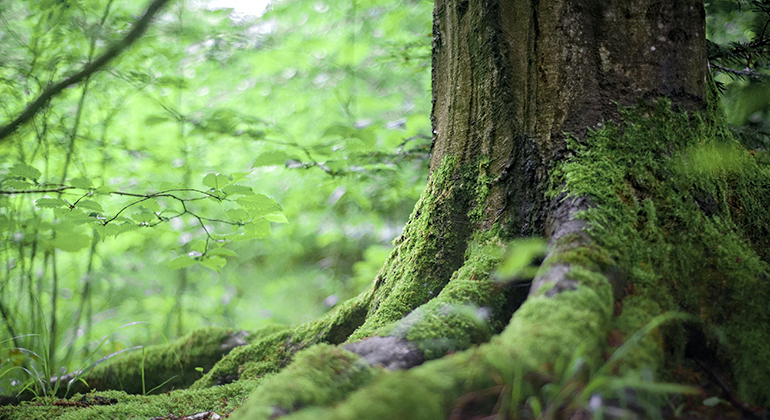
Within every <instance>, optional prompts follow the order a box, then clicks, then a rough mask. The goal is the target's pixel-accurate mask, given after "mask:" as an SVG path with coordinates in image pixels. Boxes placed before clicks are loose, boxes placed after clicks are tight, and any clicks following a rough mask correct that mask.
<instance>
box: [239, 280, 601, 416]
mask: <svg viewBox="0 0 770 420" xmlns="http://www.w3.org/2000/svg"><path fill="white" fill-rule="evenodd" d="M571 277H572V278H573V280H577V281H578V284H579V285H578V287H577V289H576V290H574V291H566V292H563V293H560V294H558V295H556V296H554V297H552V298H546V297H535V298H533V299H529V300H527V302H525V303H524V305H523V306H522V307H521V309H519V311H517V312H516V314H515V315H514V317H513V319H512V321H511V323H510V325H508V327H507V328H506V329H505V330H504V331H503V332H502V333H501V334H500V335H498V336H495V337H494V338H493V339H492V341H491V342H490V343H486V344H482V345H480V346H478V347H476V348H473V349H471V350H468V351H464V352H460V353H456V354H454V355H451V356H446V357H443V358H441V359H438V360H433V361H428V362H426V363H424V364H423V365H420V366H418V367H415V368H412V369H410V370H408V371H394V372H385V371H383V372H381V373H380V374H378V375H376V376H375V377H374V378H373V379H372V382H371V383H370V384H369V385H368V386H366V387H362V388H360V389H358V390H357V391H355V392H353V393H351V394H350V395H349V396H348V397H347V398H346V399H345V400H344V401H341V402H339V403H336V404H328V403H324V404H322V405H321V406H315V407H310V408H307V409H304V410H300V411H298V412H296V413H292V414H291V415H289V416H287V417H286V418H287V419H292V420H298V419H334V420H341V419H360V418H367V419H393V418H409V419H415V420H421V419H425V420H433V419H438V418H447V417H448V416H449V413H450V412H451V411H452V409H453V408H456V407H457V404H458V399H460V398H461V397H462V396H463V395H474V396H478V395H481V396H483V395H487V396H488V397H490V398H491V399H492V401H491V403H492V405H493V406H494V404H495V402H496V401H498V399H499V398H500V397H501V395H500V394H499V393H495V391H494V390H495V389H500V388H495V387H499V385H500V384H501V382H504V383H510V381H512V379H513V377H514V375H524V376H526V377H527V380H526V382H527V384H526V385H525V387H524V389H523V390H522V393H521V395H522V396H523V397H524V398H526V397H527V396H529V395H533V393H534V392H536V391H537V389H538V387H539V385H538V380H537V379H536V378H547V377H549V376H550V375H553V373H554V365H553V361H554V360H565V361H568V360H571V359H572V358H573V357H574V354H575V350H576V349H578V348H580V347H581V346H586V347H589V348H599V349H601V348H602V347H603V346H604V344H603V342H602V341H603V337H604V332H605V331H606V330H607V329H608V328H609V322H610V317H611V311H612V291H611V290H610V286H609V283H608V282H607V281H606V279H603V276H601V275H600V274H597V273H593V272H588V271H586V270H580V269H576V270H575V271H574V272H573V273H571ZM600 354H601V352H599V353H598V354H597V355H596V357H595V358H593V359H591V360H590V361H589V363H590V364H591V365H593V366H597V365H598V364H599V363H600V362H601V360H600V359H601V358H600ZM297 364H298V365H299V364H300V362H299V361H297ZM305 365H306V366H305V367H303V368H298V369H302V370H305V369H308V366H309V364H307V363H305ZM298 372H299V370H298ZM287 378H288V377H287ZM532 378H535V379H534V380H533V379H532ZM277 379H278V377H276V380H277ZM544 381H545V380H543V381H541V382H539V383H540V384H542V383H543V382H544ZM286 382H288V380H287V381H286ZM265 385H268V384H265ZM265 388H269V386H266V387H265ZM478 390H490V392H489V393H488V394H486V393H483V392H482V393H479V392H477V391H478ZM265 392H267V391H265ZM308 392H311V393H312V392H317V391H315V390H314V391H308ZM497 392H499V391H497ZM259 393H260V391H259V390H258V391H255V393H254V394H253V396H252V397H251V399H250V402H249V404H250V405H251V404H252V403H251V401H254V403H253V404H254V406H256V405H257V404H259V406H261V407H263V408H262V409H261V411H259V412H257V411H251V410H250V409H244V410H238V411H236V412H234V413H233V416H232V418H234V419H242V418H243V419H245V418H249V419H253V418H260V417H259V416H258V415H257V414H259V415H261V416H263V417H262V418H266V416H267V415H269V411H268V410H267V409H266V408H264V407H266V406H265V404H264V403H258V402H257V401H260V400H261V398H259V397H258V394H259ZM290 393H294V391H292V392H290ZM470 393H472V394H470ZM278 398H282V397H278ZM474 398H475V397H474ZM474 401H475V400H474ZM246 410H249V411H246Z"/></svg>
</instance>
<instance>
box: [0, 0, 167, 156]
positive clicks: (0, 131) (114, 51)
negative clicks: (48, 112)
mask: <svg viewBox="0 0 770 420" xmlns="http://www.w3.org/2000/svg"><path fill="white" fill-rule="evenodd" d="M169 1H171V0H153V2H152V3H150V5H149V6H147V9H146V10H145V12H144V15H143V16H142V17H141V18H140V19H139V20H138V21H136V24H135V25H134V27H133V28H132V29H131V31H130V32H129V33H128V34H127V35H126V36H125V37H124V38H123V39H121V40H120V41H118V42H117V43H115V44H113V45H112V46H111V47H110V48H108V49H107V51H105V52H104V54H102V55H101V56H99V57H98V58H97V59H96V60H94V61H92V62H90V63H88V64H86V65H85V66H84V67H83V69H81V70H80V71H79V72H77V73H75V74H73V75H71V76H69V77H66V78H64V79H63V80H60V81H58V82H56V83H54V84H52V85H51V86H49V87H48V88H47V89H46V90H44V91H43V93H41V94H40V96H38V97H37V99H35V100H34V101H33V102H32V103H31V104H29V105H27V106H26V108H25V109H24V111H23V112H22V113H21V114H20V115H19V116H18V117H16V118H15V119H14V120H13V121H11V122H9V123H8V124H6V125H4V126H2V127H0V142H2V141H4V140H5V139H6V138H7V137H8V136H9V135H11V134H13V132H14V131H16V129H17V128H19V126H21V125H22V124H24V123H26V122H27V121H29V120H30V119H32V117H34V116H35V114H37V112H38V111H39V110H40V109H41V108H43V107H44V106H45V104H46V103H48V101H49V100H51V98H53V97H54V96H56V95H57V94H59V92H61V91H62V90H64V89H66V88H68V87H70V86H72V85H75V84H77V83H80V82H81V81H83V80H85V79H87V78H88V77H90V76H91V75H92V74H93V73H95V72H96V71H98V70H99V69H101V68H102V67H104V66H105V65H106V64H107V63H109V62H110V61H112V60H113V59H114V58H115V57H117V56H118V55H120V54H121V53H122V52H123V51H125V50H127V49H128V48H129V47H130V46H131V44H133V43H134V42H135V41H136V40H137V39H139V38H140V37H141V36H142V34H144V32H145V31H146V30H147V28H148V27H149V25H150V21H151V20H152V18H153V17H154V16H155V15H156V14H157V13H158V12H159V11H160V10H161V9H162V8H163V6H165V5H166V4H167V3H169Z"/></svg>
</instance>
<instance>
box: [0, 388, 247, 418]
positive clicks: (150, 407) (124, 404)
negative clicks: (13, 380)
mask: <svg viewBox="0 0 770 420" xmlns="http://www.w3.org/2000/svg"><path fill="white" fill-rule="evenodd" d="M259 382H260V380H256V381H239V382H237V383H233V384H229V385H225V386H220V387H214V388H208V389H200V390H178V391H172V392H168V393H165V394H160V395H151V396H141V395H131V394H127V393H125V392H122V391H99V392H93V393H88V394H84V395H81V394H77V395H74V396H73V397H72V398H70V399H68V400H59V399H56V398H39V399H37V400H35V401H31V402H25V403H22V404H21V405H19V406H0V418H2V419H4V420H48V419H52V418H56V419H61V420H115V419H129V418H140V419H149V418H153V417H164V416H168V415H169V414H174V415H176V416H178V417H180V418H181V417H183V416H185V415H192V414H196V413H200V412H205V411H214V412H216V413H218V414H220V415H225V414H226V413H228V412H230V411H232V410H234V409H235V408H236V407H239V406H240V405H242V404H243V402H244V400H245V399H246V398H247V397H248V395H249V393H250V392H251V391H252V390H253V389H254V388H255V387H256V386H257V385H258V384H259ZM102 404H103V405H102Z"/></svg>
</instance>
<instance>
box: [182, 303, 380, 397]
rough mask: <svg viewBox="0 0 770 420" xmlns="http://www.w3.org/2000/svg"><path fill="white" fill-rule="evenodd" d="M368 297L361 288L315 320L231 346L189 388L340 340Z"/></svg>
mask: <svg viewBox="0 0 770 420" xmlns="http://www.w3.org/2000/svg"><path fill="white" fill-rule="evenodd" d="M371 298H372V296H371V291H367V292H364V293H362V294H360V295H359V296H358V297H356V298H354V299H350V300H349V301H347V302H345V303H344V304H342V305H341V306H340V307H339V308H337V310H335V311H334V312H331V313H329V314H328V315H326V316H325V317H323V318H321V319H319V320H317V321H313V322H309V323H307V324H303V325H300V326H297V327H294V328H288V329H285V330H283V331H280V332H277V333H275V334H272V335H268V336H263V338H261V339H260V340H254V341H253V342H252V343H251V344H249V345H247V346H243V347H239V348H237V349H235V350H234V351H232V352H230V354H228V355H227V356H225V357H223V358H222V360H221V361H220V362H219V363H217V364H216V365H215V366H214V367H213V368H212V369H211V370H210V371H208V372H207V373H206V374H205V375H204V376H203V377H202V378H201V379H200V380H198V381H197V382H195V383H194V384H193V388H205V387H209V386H214V385H222V384H228V383H230V382H233V381H236V380H239V379H256V378H262V377H264V376H265V375H270V374H273V373H276V372H278V371H279V370H281V369H282V368H283V367H284V366H286V365H287V364H288V363H289V362H290V361H291V359H292V357H293V356H294V354H295V353H297V352H298V351H300V350H302V349H305V348H307V347H309V346H311V345H313V344H316V343H331V344H339V343H342V342H344V341H345V340H347V338H348V337H349V336H350V334H351V333H353V331H355V330H356V328H358V327H359V326H360V325H361V324H362V323H363V322H364V319H365V318H366V314H367V311H368V308H369V304H370V302H371Z"/></svg>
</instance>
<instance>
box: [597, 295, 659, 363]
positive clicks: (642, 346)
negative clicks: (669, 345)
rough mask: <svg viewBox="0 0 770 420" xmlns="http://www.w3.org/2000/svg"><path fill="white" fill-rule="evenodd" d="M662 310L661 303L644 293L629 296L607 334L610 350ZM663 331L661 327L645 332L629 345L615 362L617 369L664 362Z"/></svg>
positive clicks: (622, 342)
mask: <svg viewBox="0 0 770 420" xmlns="http://www.w3.org/2000/svg"><path fill="white" fill-rule="evenodd" d="M660 313H661V308H660V305H658V304H657V303H655V302H653V301H651V300H649V299H646V298H644V297H642V296H631V297H628V298H626V299H625V300H624V301H623V304H622V313H621V314H620V315H618V316H616V317H615V318H613V320H612V326H613V330H612V333H611V335H610V336H609V337H608V341H610V343H609V345H610V346H611V347H612V348H611V349H610V350H616V349H617V348H618V347H619V346H620V345H622V344H624V343H625V341H626V340H627V339H628V338H630V337H631V336H632V335H633V334H635V333H636V332H637V331H639V330H641V329H642V328H644V327H645V326H646V325H647V324H648V323H649V322H650V321H651V320H652V319H653V318H654V317H655V316H656V315H659V314H660ZM663 350H664V349H663V342H662V334H661V332H660V331H656V332H653V333H652V334H646V335H644V336H642V337H641V338H640V339H639V340H638V341H636V342H634V343H632V344H631V348H629V349H626V351H625V355H624V356H623V357H622V360H620V361H618V363H616V366H617V369H618V373H620V374H621V375H622V374H626V373H628V372H630V371H642V370H644V369H646V368H650V367H653V368H654V367H658V366H663V363H664V360H663V359H664V352H663Z"/></svg>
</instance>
